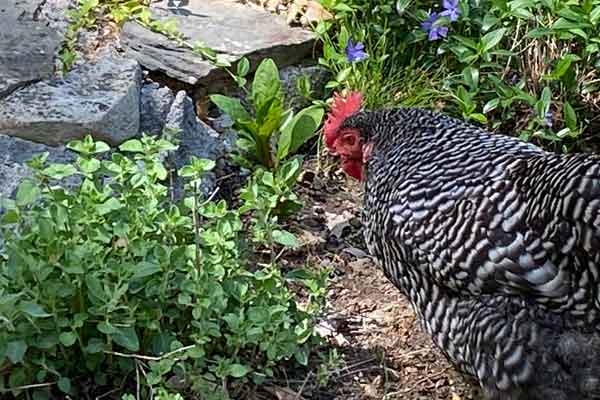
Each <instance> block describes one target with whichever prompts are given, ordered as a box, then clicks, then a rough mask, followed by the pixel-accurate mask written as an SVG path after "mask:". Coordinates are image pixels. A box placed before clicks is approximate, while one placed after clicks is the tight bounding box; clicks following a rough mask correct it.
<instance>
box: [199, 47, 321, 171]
mask: <svg viewBox="0 0 600 400" xmlns="http://www.w3.org/2000/svg"><path fill="white" fill-rule="evenodd" d="M248 69H249V66H248V63H247V61H246V62H240V63H238V74H237V75H236V76H237V77H238V78H237V81H238V83H240V84H241V85H242V87H244V84H245V82H246V80H245V78H244V77H243V76H244V75H245V74H246V73H247V72H248ZM244 88H245V87H244ZM245 90H246V92H247V98H246V102H247V103H248V104H247V105H248V106H249V107H248V109H247V108H246V107H245V106H244V104H243V103H242V101H241V100H239V99H237V98H233V97H228V96H224V95H220V94H214V95H212V96H210V98H211V100H212V102H213V103H215V104H216V105H217V107H219V109H221V110H222V111H223V112H224V113H226V114H227V115H228V116H229V117H230V118H231V119H232V120H233V122H234V128H236V129H237V130H238V131H239V132H240V138H239V140H238V141H237V145H238V148H239V150H240V152H239V155H238V157H236V159H237V161H238V162H239V163H240V164H242V165H243V166H245V167H248V168H250V169H255V168H256V167H257V166H262V167H264V168H266V169H267V170H275V169H277V168H279V167H280V166H281V164H282V163H283V162H284V160H286V159H287V158H289V157H290V156H291V155H292V154H294V153H295V152H296V151H297V150H298V149H299V148H300V147H301V146H302V145H303V144H304V143H306V142H307V141H308V140H309V139H310V138H312V137H313V136H314V135H315V134H316V132H317V129H318V127H319V125H320V124H321V120H322V118H323V114H324V109H323V107H322V106H320V105H313V106H309V107H307V108H304V109H302V110H300V111H299V112H298V113H296V114H294V111H293V110H292V109H291V108H290V109H287V110H286V109H285V108H284V104H285V98H284V93H283V89H282V82H281V79H280V77H279V71H278V69H277V66H276V65H275V63H274V62H273V60H271V59H265V60H263V61H262V62H261V63H260V65H259V66H258V68H257V70H256V72H255V74H254V79H253V81H252V86H251V88H250V90H247V89H245Z"/></svg>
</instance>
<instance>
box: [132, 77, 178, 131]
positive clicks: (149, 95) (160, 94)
mask: <svg viewBox="0 0 600 400" xmlns="http://www.w3.org/2000/svg"><path fill="white" fill-rule="evenodd" d="M174 99H175V96H174V95H173V92H172V91H171V89H169V88H168V87H165V86H162V87H161V86H160V85H159V84H158V83H156V82H149V83H146V84H145V85H144V86H142V92H141V95H140V112H141V119H140V131H141V132H143V133H148V134H152V135H159V134H161V133H162V131H163V128H164V127H165V122H166V120H167V115H168V114H169V111H170V110H171V104H173V100H174Z"/></svg>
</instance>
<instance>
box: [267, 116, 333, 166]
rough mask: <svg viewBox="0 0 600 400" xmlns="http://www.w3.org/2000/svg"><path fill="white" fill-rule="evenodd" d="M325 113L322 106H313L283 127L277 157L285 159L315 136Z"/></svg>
mask: <svg viewBox="0 0 600 400" xmlns="http://www.w3.org/2000/svg"><path fill="white" fill-rule="evenodd" d="M323 115H324V110H323V108H322V107H320V106H311V107H308V108H305V109H304V110H302V111H300V112H299V113H298V114H296V115H295V116H294V117H293V118H292V119H291V120H290V122H289V123H288V124H286V125H285V126H284V127H283V128H282V131H281V135H280V136H279V141H278V143H277V158H278V159H279V160H283V159H284V158H285V157H287V156H288V155H290V154H293V153H294V152H296V151H297V150H298V149H299V148H300V147H301V146H302V145H303V144H304V143H306V141H307V140H308V139H310V138H311V137H313V136H314V135H315V133H316V132H317V129H318V128H319V125H320V124H321V120H322V119H323Z"/></svg>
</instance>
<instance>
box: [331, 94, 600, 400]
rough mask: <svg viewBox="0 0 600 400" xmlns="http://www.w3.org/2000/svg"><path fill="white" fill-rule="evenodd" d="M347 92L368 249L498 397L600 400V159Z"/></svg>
mask: <svg viewBox="0 0 600 400" xmlns="http://www.w3.org/2000/svg"><path fill="white" fill-rule="evenodd" d="M360 108H361V97H360V95H359V94H351V95H349V96H348V97H346V98H341V97H339V96H338V97H336V98H335V100H334V104H333V107H332V109H331V111H330V113H329V115H328V119H327V121H326V123H325V127H324V135H325V142H326V145H327V146H328V148H329V149H330V150H331V151H332V152H334V153H335V154H338V155H339V156H340V157H341V160H342V169H343V170H344V171H346V172H347V173H348V174H349V175H351V176H353V177H355V178H357V179H359V180H365V181H366V187H365V200H364V211H363V222H364V229H365V239H366V242H367V245H368V248H369V251H370V253H371V254H372V255H373V256H374V257H375V258H377V259H378V260H379V262H380V264H381V266H382V267H383V270H384V272H385V274H386V276H387V278H388V279H389V280H390V281H391V282H393V283H394V285H396V286H397V287H398V288H399V289H400V290H401V291H402V292H403V293H404V295H406V296H407V297H408V299H409V301H410V303H411V304H412V306H413V309H414V311H415V313H416V315H417V317H418V319H419V320H420V321H421V323H422V325H423V326H424V328H425V329H426V331H427V332H428V333H429V334H430V335H431V337H432V339H433V341H434V342H435V343H436V344H437V346H439V348H440V349H441V350H442V351H443V353H444V354H445V355H446V357H447V358H448V359H449V360H450V361H451V362H452V363H453V364H454V365H455V366H456V367H457V368H458V369H460V370H461V371H463V372H465V373H468V374H471V375H473V376H475V377H476V379H477V380H478V381H479V382H480V385H481V387H482V388H483V391H484V394H485V396H486V397H487V398H489V399H507V400H508V399H510V400H513V399H514V400H517V399H518V400H524V399H528V400H529V399H530V400H533V399H540V400H541V399H543V400H563V399H564V400H567V399H569V400H572V399H600V336H599V332H600V276H599V273H600V271H599V268H600V157H598V156H594V155H584V154H576V155H571V156H563V155H556V154H551V153H547V152H545V151H543V150H541V149H540V148H538V147H536V146H534V145H532V144H527V143H524V142H522V141H520V140H518V139H515V138H512V137H506V136H501V135H496V134H491V133H488V132H486V131H484V130H482V129H480V128H477V127H475V126H472V125H469V124H467V123H464V122H462V121H460V120H457V119H454V118H450V117H447V116H444V115H441V114H438V113H434V112H431V111H426V110H421V109H396V110H380V111H371V112H368V111H361V110H360Z"/></svg>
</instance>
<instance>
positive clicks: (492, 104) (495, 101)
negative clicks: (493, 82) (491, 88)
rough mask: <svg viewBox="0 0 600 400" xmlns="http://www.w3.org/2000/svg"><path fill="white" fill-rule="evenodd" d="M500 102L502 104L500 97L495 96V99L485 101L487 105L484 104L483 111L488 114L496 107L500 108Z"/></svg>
mask: <svg viewBox="0 0 600 400" xmlns="http://www.w3.org/2000/svg"><path fill="white" fill-rule="evenodd" d="M499 104H500V99H499V98H495V99H492V100H490V101H488V102H487V103H485V106H483V113H484V114H487V113H489V112H490V111H493V110H495V109H496V108H498V105H499Z"/></svg>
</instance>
